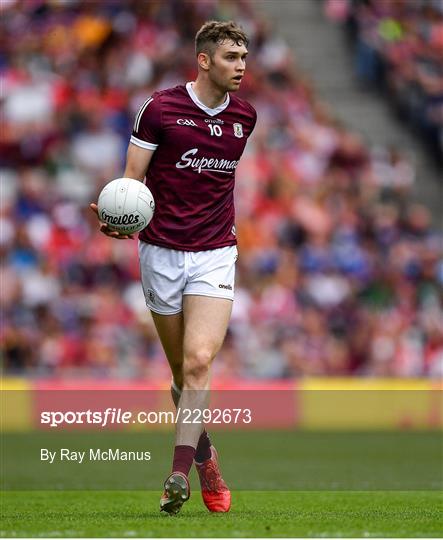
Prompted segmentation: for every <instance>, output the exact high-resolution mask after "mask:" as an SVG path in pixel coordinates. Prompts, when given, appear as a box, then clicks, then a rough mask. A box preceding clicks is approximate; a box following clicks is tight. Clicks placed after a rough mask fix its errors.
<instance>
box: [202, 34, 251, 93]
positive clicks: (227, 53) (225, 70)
mask: <svg viewBox="0 0 443 540" xmlns="http://www.w3.org/2000/svg"><path fill="white" fill-rule="evenodd" d="M247 54H248V50H247V48H246V47H245V46H244V45H237V44H236V43H234V42H232V41H224V42H223V43H221V44H220V45H219V46H218V47H217V48H216V50H215V53H214V54H213V56H212V58H211V61H210V64H209V72H208V74H209V78H210V80H211V81H212V83H213V84H214V85H215V86H217V87H218V88H220V90H223V91H224V92H235V91H236V90H238V89H239V88H240V83H241V80H242V78H243V75H244V74H245V69H246V56H247Z"/></svg>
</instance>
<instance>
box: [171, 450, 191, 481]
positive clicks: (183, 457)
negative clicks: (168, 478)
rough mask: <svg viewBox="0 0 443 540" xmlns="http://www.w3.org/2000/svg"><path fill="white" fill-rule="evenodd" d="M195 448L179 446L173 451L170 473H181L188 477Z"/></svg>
mask: <svg viewBox="0 0 443 540" xmlns="http://www.w3.org/2000/svg"><path fill="white" fill-rule="evenodd" d="M194 456H195V448H193V447H192V446H186V445H184V444H181V445H180V444H179V445H178V446H176V447H175V449H174V461H173V462H172V472H181V473H183V474H184V475H185V476H188V475H189V471H190V470H191V467H192V462H193V461H194Z"/></svg>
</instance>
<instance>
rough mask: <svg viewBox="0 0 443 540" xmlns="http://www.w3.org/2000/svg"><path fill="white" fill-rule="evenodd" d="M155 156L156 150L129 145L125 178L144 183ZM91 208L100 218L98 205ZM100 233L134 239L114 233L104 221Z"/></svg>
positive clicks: (130, 236)
mask: <svg viewBox="0 0 443 540" xmlns="http://www.w3.org/2000/svg"><path fill="white" fill-rule="evenodd" d="M153 154H154V150H147V149H146V148H141V147H139V146H136V145H135V144H132V143H129V146H128V151H127V154H126V167H125V171H124V173H123V178H133V179H134V180H140V181H141V182H143V180H144V178H145V175H146V171H147V170H148V167H149V164H150V162H151V158H152V155H153ZM89 206H90V208H91V210H92V211H93V212H94V213H95V214H96V215H97V217H98V208H97V205H96V204H95V203H91V204H90V205H89ZM100 231H101V232H102V233H103V234H106V236H110V237H111V238H117V239H119V240H126V239H127V238H131V239H132V238H134V237H133V235H132V234H120V233H119V232H118V231H113V230H112V229H110V228H109V227H108V225H107V224H106V223H103V222H102V221H100Z"/></svg>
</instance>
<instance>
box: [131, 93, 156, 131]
mask: <svg viewBox="0 0 443 540" xmlns="http://www.w3.org/2000/svg"><path fill="white" fill-rule="evenodd" d="M153 100H154V98H152V97H151V98H149V99H147V100H146V101H145V102H144V103H143V105H142V106H141V107H140V110H139V111H138V114H137V116H136V117H135V122H134V131H135V132H136V133H137V132H138V128H139V127H140V120H141V118H142V115H143V113H144V111H145V109H146V107H147V106H148V105H149V104H150V103H151V101H153Z"/></svg>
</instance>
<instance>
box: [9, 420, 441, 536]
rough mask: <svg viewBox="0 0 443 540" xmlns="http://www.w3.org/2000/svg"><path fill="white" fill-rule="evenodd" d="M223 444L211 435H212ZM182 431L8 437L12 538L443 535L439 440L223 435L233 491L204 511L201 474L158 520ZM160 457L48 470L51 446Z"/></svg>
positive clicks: (427, 436) (392, 435)
mask: <svg viewBox="0 0 443 540" xmlns="http://www.w3.org/2000/svg"><path fill="white" fill-rule="evenodd" d="M211 436H212V435H211ZM171 440H172V433H156V432H147V433H121V432H120V433H106V432H103V433H78V432H71V433H67V432H57V433H55V434H54V433H49V434H44V433H38V432H30V433H27V434H26V433H19V434H5V435H4V436H3V438H2V462H1V465H2V466H1V469H2V471H1V472H2V475H1V476H2V479H1V485H2V488H3V490H2V497H1V526H0V530H1V534H2V536H3V537H115V536H116V537H233V538H235V537H240V538H241V537H294V536H295V537H355V536H357V537H441V536H443V522H442V513H441V510H442V507H443V504H442V503H443V496H442V494H441V487H442V485H443V481H442V479H443V471H442V461H441V457H442V455H443V452H442V450H443V442H442V437H441V433H440V432H436V431H434V432H407V431H406V432H401V431H399V432H358V433H353V432H349V433H346V432H343V433H339V432H337V433H335V432H323V433H322V432H319V433H311V432H303V431H279V430H267V431H263V432H252V431H251V432H224V433H214V434H213V440H214V442H215V444H216V446H217V448H218V450H219V451H220V456H221V465H222V470H223V474H224V476H225V479H226V480H227V482H228V484H229V485H230V486H231V489H232V491H233V504H232V510H231V512H229V514H221V515H219V514H218V515H214V514H209V512H208V511H207V510H206V508H205V507H204V505H203V503H202V500H201V496H200V493H199V491H198V488H197V486H198V481H197V478H196V474H195V471H192V474H191V486H192V495H191V499H190V500H189V501H188V502H187V503H186V504H185V505H184V507H183V509H182V511H181V513H180V514H179V515H178V516H167V515H162V514H160V513H159V499H160V494H161V493H160V491H161V486H162V483H163V480H164V478H165V475H166V474H167V472H168V471H169V467H170V460H171ZM42 447H47V448H53V449H55V448H57V447H67V448H71V449H82V448H83V449H85V448H88V447H94V448H98V447H100V448H117V447H119V448H127V449H139V450H143V449H144V450H150V451H151V453H152V460H151V461H150V462H148V463H144V462H143V463H139V462H135V463H131V462H129V463H122V462H112V463H111V462H106V463H105V462H101V463H86V464H83V465H79V464H76V463H72V464H65V463H63V464H60V463H59V464H58V465H55V464H54V465H48V464H47V463H41V462H40V459H39V452H40V448H42Z"/></svg>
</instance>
